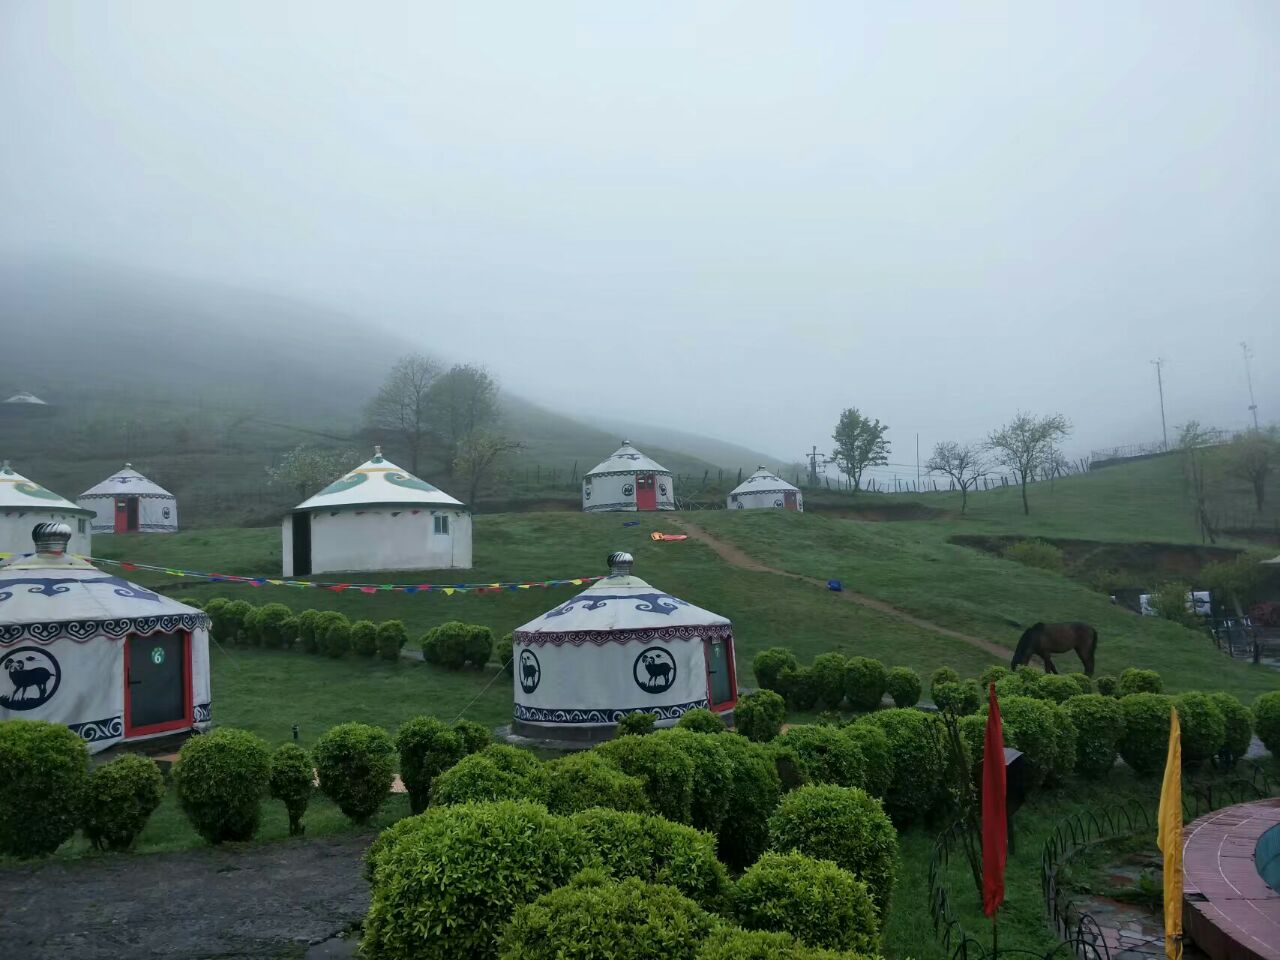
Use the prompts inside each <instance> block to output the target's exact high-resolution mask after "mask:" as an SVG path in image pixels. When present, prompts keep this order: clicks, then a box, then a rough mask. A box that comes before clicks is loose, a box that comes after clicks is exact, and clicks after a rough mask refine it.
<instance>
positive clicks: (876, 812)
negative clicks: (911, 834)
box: [769, 786, 898, 917]
mask: <svg viewBox="0 0 1280 960" xmlns="http://www.w3.org/2000/svg"><path fill="white" fill-rule="evenodd" d="M769 841H770V846H771V847H772V848H773V849H774V850H777V851H782V852H786V851H791V850H794V851H796V852H799V853H803V854H806V855H808V856H810V857H815V858H817V859H820V860H821V859H825V860H832V861H834V862H835V863H836V864H837V865H838V866H840V867H843V868H844V869H845V870H848V871H849V872H850V873H852V874H853V875H854V876H855V877H857V878H858V879H859V880H861V881H862V882H863V883H865V884H866V885H867V889H868V890H869V891H870V893H871V898H872V900H873V901H874V902H875V904H876V908H877V910H878V911H879V914H878V915H879V916H885V917H887V916H888V915H889V898H890V895H891V894H892V893H893V882H894V877H895V876H897V872H898V832H897V831H896V830H895V829H894V828H893V824H892V823H891V822H890V820H889V818H888V816H886V815H885V812H884V808H883V807H881V805H880V801H879V800H877V799H876V798H875V797H873V796H871V795H870V794H868V793H867V792H866V791H864V790H859V789H857V788H856V787H831V786H810V787H801V788H800V789H799V790H793V791H792V792H791V793H789V794H787V795H786V796H785V797H783V798H782V802H781V803H780V804H779V805H778V809H777V810H776V811H775V812H774V814H773V816H772V817H771V818H770V819H769Z"/></svg>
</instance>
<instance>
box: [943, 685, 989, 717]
mask: <svg viewBox="0 0 1280 960" xmlns="http://www.w3.org/2000/svg"><path fill="white" fill-rule="evenodd" d="M933 702H934V705H935V706H936V707H937V708H938V709H939V710H941V711H943V712H944V713H952V714H955V715H956V716H957V717H967V716H968V715H969V714H971V713H977V712H978V708H979V707H980V706H982V690H981V689H979V687H978V681H976V680H960V681H958V682H952V681H950V680H944V681H943V682H942V683H935V684H934V685H933Z"/></svg>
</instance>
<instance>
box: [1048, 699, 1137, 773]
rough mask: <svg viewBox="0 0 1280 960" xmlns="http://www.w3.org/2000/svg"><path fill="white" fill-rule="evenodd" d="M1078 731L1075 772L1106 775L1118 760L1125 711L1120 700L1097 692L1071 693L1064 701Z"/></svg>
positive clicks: (1067, 712)
mask: <svg viewBox="0 0 1280 960" xmlns="http://www.w3.org/2000/svg"><path fill="white" fill-rule="evenodd" d="M1062 709H1063V711H1064V712H1065V713H1066V715H1067V716H1068V717H1069V718H1070V719H1071V724H1072V726H1074V727H1075V731H1076V773H1078V774H1079V775H1080V776H1082V777H1086V778H1088V779H1090V780H1096V779H1098V778H1100V777H1105V776H1106V775H1107V774H1108V773H1110V772H1111V768H1112V767H1114V766H1115V764H1116V754H1117V752H1118V749H1119V746H1120V734H1121V731H1122V729H1123V725H1124V713H1123V711H1121V709H1120V702H1119V701H1118V700H1115V699H1113V698H1111V697H1104V696H1102V695H1101V694H1097V693H1083V694H1079V695H1077V696H1074V697H1071V698H1070V699H1069V700H1067V701H1066V702H1065V703H1063V705H1062Z"/></svg>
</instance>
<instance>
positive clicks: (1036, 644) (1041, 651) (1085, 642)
mask: <svg viewBox="0 0 1280 960" xmlns="http://www.w3.org/2000/svg"><path fill="white" fill-rule="evenodd" d="M1071 650H1074V651H1075V652H1076V653H1077V654H1079V656H1080V662H1081V663H1083V664H1084V672H1085V674H1086V675H1088V676H1090V677H1092V676H1093V658H1094V655H1095V654H1096V653H1097V652H1098V631H1097V630H1095V629H1093V627H1091V626H1089V624H1087V623H1080V622H1079V621H1078V620H1077V621H1075V622H1074V623H1033V624H1032V625H1031V626H1030V627H1028V628H1027V629H1026V631H1024V632H1023V634H1022V637H1021V639H1019V640H1018V649H1016V650H1015V651H1014V652H1013V660H1012V661H1011V662H1010V664H1009V666H1010V668H1012V669H1015V670H1016V669H1017V668H1018V667H1020V666H1022V665H1023V664H1024V663H1030V662H1031V658H1032V657H1039V658H1040V659H1041V660H1043V661H1044V670H1045V673H1057V672H1058V668H1057V667H1055V666H1054V665H1053V661H1052V660H1050V659H1049V654H1051V653H1067V652H1069V651H1071Z"/></svg>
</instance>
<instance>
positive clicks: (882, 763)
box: [841, 723, 894, 797]
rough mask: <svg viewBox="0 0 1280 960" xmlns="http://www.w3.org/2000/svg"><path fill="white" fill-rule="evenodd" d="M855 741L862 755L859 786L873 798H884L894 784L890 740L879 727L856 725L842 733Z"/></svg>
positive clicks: (867, 724) (865, 724)
mask: <svg viewBox="0 0 1280 960" xmlns="http://www.w3.org/2000/svg"><path fill="white" fill-rule="evenodd" d="M841 732H842V733H843V734H844V735H845V736H846V737H848V738H849V739H850V740H852V741H853V743H854V745H855V746H856V747H857V748H858V752H859V753H860V754H861V755H862V783H861V784H859V786H861V787H862V789H863V790H866V791H867V793H869V794H871V795H872V796H873V797H883V796H884V795H885V794H886V793H888V792H889V786H890V785H891V784H892V783H893V769H894V761H893V749H892V748H891V747H890V746H889V738H888V737H887V736H886V735H885V732H884V731H883V730H881V729H880V728H879V727H876V726H872V725H871V724H869V723H855V724H853V725H851V726H848V727H845V728H844V730H843V731H841Z"/></svg>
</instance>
